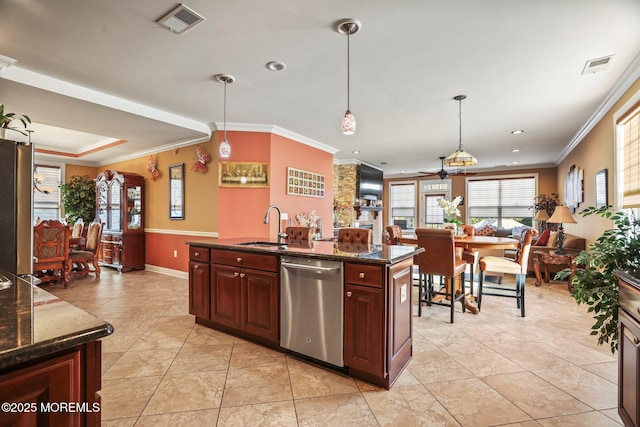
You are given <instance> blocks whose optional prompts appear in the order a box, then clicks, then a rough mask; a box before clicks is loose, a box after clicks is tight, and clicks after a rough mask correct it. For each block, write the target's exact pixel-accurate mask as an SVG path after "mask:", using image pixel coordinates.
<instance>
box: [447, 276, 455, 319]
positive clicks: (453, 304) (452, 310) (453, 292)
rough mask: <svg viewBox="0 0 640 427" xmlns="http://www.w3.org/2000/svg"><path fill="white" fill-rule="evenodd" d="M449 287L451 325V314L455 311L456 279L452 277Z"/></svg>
mask: <svg viewBox="0 0 640 427" xmlns="http://www.w3.org/2000/svg"><path fill="white" fill-rule="evenodd" d="M450 282H451V283H450V285H449V289H450V291H449V295H450V296H449V298H451V323H453V313H455V311H456V278H455V277H452V278H451V281H450Z"/></svg>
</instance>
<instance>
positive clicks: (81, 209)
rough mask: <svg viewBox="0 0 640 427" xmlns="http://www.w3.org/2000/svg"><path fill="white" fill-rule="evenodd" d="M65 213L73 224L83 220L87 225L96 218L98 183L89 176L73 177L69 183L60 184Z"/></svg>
mask: <svg viewBox="0 0 640 427" xmlns="http://www.w3.org/2000/svg"><path fill="white" fill-rule="evenodd" d="M60 194H61V196H62V206H64V213H65V216H66V217H67V218H69V220H70V221H71V222H75V221H77V220H78V218H82V219H83V220H84V222H85V223H88V222H91V221H92V220H93V218H94V217H95V216H96V183H95V181H94V180H93V179H91V178H89V177H88V176H87V175H84V176H78V175H73V176H72V177H71V179H69V181H68V182H66V183H64V184H60Z"/></svg>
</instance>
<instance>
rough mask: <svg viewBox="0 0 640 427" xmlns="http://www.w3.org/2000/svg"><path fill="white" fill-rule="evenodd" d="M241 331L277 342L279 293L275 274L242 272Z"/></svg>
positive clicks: (252, 271)
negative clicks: (242, 305)
mask: <svg viewBox="0 0 640 427" xmlns="http://www.w3.org/2000/svg"><path fill="white" fill-rule="evenodd" d="M240 275H241V276H242V281H243V289H244V295H243V304H244V307H243V322H242V323H243V325H242V326H243V330H244V331H245V332H247V333H250V334H253V335H258V336H261V337H264V338H267V339H269V340H270V341H273V342H275V343H277V342H278V333H279V327H280V325H279V309H278V307H279V304H280V298H279V295H280V292H279V288H278V275H277V273H270V272H265V271H256V270H243V271H242V272H241V273H240Z"/></svg>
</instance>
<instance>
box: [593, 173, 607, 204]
mask: <svg viewBox="0 0 640 427" xmlns="http://www.w3.org/2000/svg"><path fill="white" fill-rule="evenodd" d="M595 189H596V208H601V207H604V206H607V205H608V204H609V197H608V192H607V191H608V190H607V170H606V169H602V170H601V171H600V172H598V173H596V175H595Z"/></svg>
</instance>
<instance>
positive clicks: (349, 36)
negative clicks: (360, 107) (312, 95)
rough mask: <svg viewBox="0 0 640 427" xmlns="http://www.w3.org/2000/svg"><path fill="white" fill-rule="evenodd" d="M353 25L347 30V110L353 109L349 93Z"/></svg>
mask: <svg viewBox="0 0 640 427" xmlns="http://www.w3.org/2000/svg"><path fill="white" fill-rule="evenodd" d="M352 28H353V27H352V25H349V31H348V32H347V110H351V108H350V102H349V94H350V93H351V85H350V82H351V78H350V67H349V62H350V61H349V58H350V57H351V54H350V52H349V45H350V43H349V40H350V38H351V31H352Z"/></svg>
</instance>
